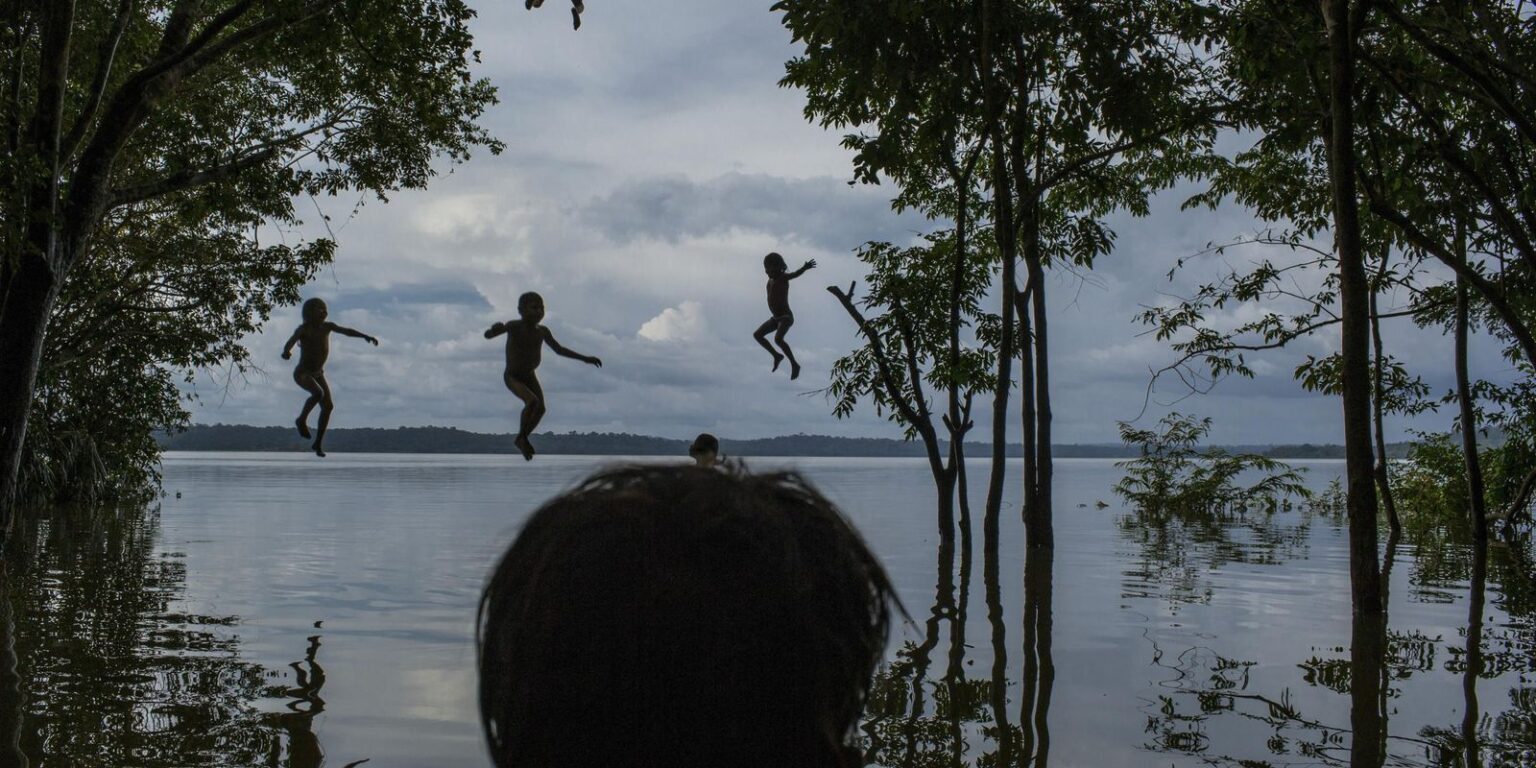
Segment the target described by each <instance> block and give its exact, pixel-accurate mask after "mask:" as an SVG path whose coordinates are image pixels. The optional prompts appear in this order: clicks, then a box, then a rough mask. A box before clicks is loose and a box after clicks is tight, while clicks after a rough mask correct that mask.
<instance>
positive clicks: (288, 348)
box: [283, 328, 299, 360]
mask: <svg viewBox="0 0 1536 768" xmlns="http://www.w3.org/2000/svg"><path fill="white" fill-rule="evenodd" d="M297 343H299V329H298V328H295V329H293V335H292V336H289V337H288V342H287V343H286V344H284V345H283V359H284V360H287V359H289V358H291V357H293V345H295V344H297Z"/></svg>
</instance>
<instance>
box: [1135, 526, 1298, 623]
mask: <svg viewBox="0 0 1536 768" xmlns="http://www.w3.org/2000/svg"><path fill="white" fill-rule="evenodd" d="M1322 514H1324V513H1321V512H1316V511H1313V510H1311V509H1310V508H1303V509H1296V510H1286V509H1248V510H1242V509H1233V510H1222V511H1203V510H1201V511H1192V510H1173V509H1158V510H1148V509H1134V510H1132V511H1129V512H1127V513H1126V514H1124V515H1122V516H1120V517H1119V518H1118V519H1117V520H1116V521H1115V524H1116V526H1117V527H1118V528H1119V529H1120V533H1121V535H1122V536H1123V537H1124V538H1125V539H1126V540H1127V541H1128V542H1129V543H1131V544H1132V545H1134V546H1135V547H1136V548H1137V551H1136V552H1135V554H1134V555H1133V557H1134V560H1133V563H1132V565H1130V566H1129V567H1128V568H1127V569H1126V570H1125V571H1124V576H1125V577H1126V578H1125V581H1124V582H1123V585H1122V593H1123V596H1124V597H1155V598H1160V599H1165V600H1168V601H1169V602H1171V603H1173V604H1175V605H1178V604H1191V603H1193V604H1205V603H1209V602H1210V600H1211V588H1210V586H1209V585H1208V584H1207V583H1206V581H1205V579H1206V574H1208V573H1209V572H1211V571H1213V570H1215V569H1218V568H1221V567H1224V566H1227V565H1231V564H1234V563H1248V564H1256V565H1281V564H1283V563H1285V562H1288V561H1290V560H1294V559H1297V558H1304V557H1306V556H1307V550H1308V542H1309V539H1310V536H1311V532H1312V525H1313V522H1314V521H1315V520H1316V518H1317V517H1319V516H1320V515H1322Z"/></svg>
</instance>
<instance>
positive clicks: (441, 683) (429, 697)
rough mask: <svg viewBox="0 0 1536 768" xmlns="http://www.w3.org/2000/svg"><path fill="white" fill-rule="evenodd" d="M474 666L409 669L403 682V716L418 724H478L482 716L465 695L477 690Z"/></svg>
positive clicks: (401, 695) (465, 664)
mask: <svg viewBox="0 0 1536 768" xmlns="http://www.w3.org/2000/svg"><path fill="white" fill-rule="evenodd" d="M475 684H476V677H475V670H474V666H473V665H472V664H471V663H469V661H468V660H467V659H466V661H465V663H464V664H462V665H459V666H457V667H454V668H452V669H408V670H404V671H403V676H402V678H401V680H400V686H401V692H400V701H401V702H404V704H405V706H404V708H403V710H402V714H403V715H405V716H406V717H410V718H413V719H416V720H426V721H437V722H443V723H454V724H456V725H462V724H464V723H472V722H475V718H477V717H478V716H479V713H478V711H477V710H476V708H475V707H474V706H473V700H472V699H471V698H470V697H466V696H465V695H464V692H465V691H473V690H475Z"/></svg>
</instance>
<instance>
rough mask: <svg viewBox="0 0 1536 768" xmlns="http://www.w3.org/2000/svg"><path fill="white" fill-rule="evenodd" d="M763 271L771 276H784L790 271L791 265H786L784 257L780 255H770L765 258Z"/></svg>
mask: <svg viewBox="0 0 1536 768" xmlns="http://www.w3.org/2000/svg"><path fill="white" fill-rule="evenodd" d="M763 271H765V272H767V273H768V274H770V275H782V274H784V273H785V272H788V271H789V265H788V264H785V263H784V257H783V256H780V255H779V254H778V253H776V252H775V253H770V254H768V255H767V256H764V257H763Z"/></svg>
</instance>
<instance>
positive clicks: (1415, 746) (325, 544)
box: [0, 454, 1536, 768]
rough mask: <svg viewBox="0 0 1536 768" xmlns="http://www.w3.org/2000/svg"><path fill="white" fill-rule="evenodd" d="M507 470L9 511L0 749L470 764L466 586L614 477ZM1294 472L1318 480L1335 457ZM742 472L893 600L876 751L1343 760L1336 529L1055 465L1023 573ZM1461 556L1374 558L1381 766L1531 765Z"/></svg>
mask: <svg viewBox="0 0 1536 768" xmlns="http://www.w3.org/2000/svg"><path fill="white" fill-rule="evenodd" d="M514 459H515V457H510V456H403V455H351V456H347V455H340V454H335V455H332V456H331V457H330V458H327V459H325V460H324V461H320V460H317V459H315V458H313V457H310V456H308V455H301V454H171V455H168V456H166V458H165V463H164V475H165V490H166V492H167V494H168V495H167V497H166V498H165V499H164V500H163V501H162V503H161V504H160V506H159V509H158V512H151V513H149V514H134V513H125V512H111V511H100V510H97V511H75V512H70V513H67V514H63V515H60V516H58V517H56V518H53V519H50V520H47V521H38V520H28V521H23V522H22V523H21V524H20V530H19V532H18V537H19V539H20V541H21V542H22V543H21V553H20V554H19V556H18V557H16V558H14V559H13V561H12V562H11V563H9V564H8V566H7V567H8V569H9V573H8V574H7V575H6V577H5V579H4V581H3V582H0V586H3V588H4V590H5V592H6V593H7V594H6V595H5V597H6V598H7V599H5V600H3V601H0V640H5V641H7V642H4V643H0V765H5V766H9V765H13V764H17V765H31V766H50V767H51V766H61V767H63V766H68V767H69V768H76V767H88V766H193V765H210V766H226V765H227V766H236V765H238V766H292V767H293V768H314V767H315V766H320V765H328V766H333V767H341V766H353V765H355V764H357V763H358V762H359V761H364V760H366V761H367V762H366V763H364V765H366V766H367V767H368V768H386V767H390V766H401V767H405V766H483V765H488V761H487V760H486V758H485V756H484V751H483V748H482V746H481V740H480V733H479V726H478V720H477V718H476V712H475V704H474V695H473V690H474V681H475V675H474V651H473V645H472V629H473V618H474V610H475V604H476V599H477V597H478V594H479V589H480V586H481V581H482V579H483V578H484V576H485V575H486V573H487V571H488V569H489V567H490V566H491V564H492V562H493V560H494V558H495V557H496V556H497V555H498V554H500V552H501V551H502V549H503V548H504V547H505V545H506V544H507V543H508V542H509V541H510V540H511V538H512V536H513V535H514V533H515V532H516V531H517V528H518V526H519V524H520V523H521V521H522V520H523V519H524V517H525V516H526V515H527V514H528V513H529V512H531V511H532V509H533V508H534V507H535V506H537V505H538V504H539V503H540V502H541V501H542V500H544V499H545V498H547V497H548V496H550V495H552V494H554V493H557V492H559V491H560V490H562V489H565V488H567V487H569V486H571V485H572V484H573V483H575V482H576V480H577V479H579V478H580V477H582V476H583V475H585V474H586V473H588V472H589V471H591V470H592V469H594V468H596V467H598V466H602V465H605V464H609V463H612V462H613V460H612V459H609V458H594V457H561V456H540V457H539V459H538V460H537V461H535V462H532V463H527V464H525V463H523V462H522V461H520V460H514ZM1301 465H1302V466H1306V467H1307V468H1308V469H1309V470H1310V472H1309V475H1308V477H1309V483H1311V484H1313V485H1316V486H1318V487H1321V486H1323V485H1326V484H1327V483H1328V482H1329V481H1330V480H1332V479H1333V478H1335V477H1337V476H1338V475H1339V474H1340V473H1341V471H1342V464H1340V463H1335V462H1304V463H1301ZM752 466H754V467H756V468H778V467H785V466H789V467H795V468H798V469H800V470H801V471H803V472H804V473H805V474H806V475H808V476H809V477H810V478H811V479H812V480H813V481H814V482H815V483H816V484H818V485H819V486H820V487H821V488H822V489H823V490H824V491H825V492H826V493H827V494H828V495H829V496H830V497H831V498H832V499H833V500H834V501H836V502H837V503H838V504H839V505H841V507H842V508H843V510H844V511H845V512H846V513H847V514H848V515H849V517H851V518H852V519H853V520H854V522H855V523H856V524H857V525H858V527H859V528H860V530H861V531H862V532H863V533H864V535H865V537H866V538H867V539H868V541H869V542H870V544H871V546H872V547H873V548H874V550H875V551H876V552H877V553H878V554H879V555H880V557H881V559H882V560H883V561H884V563H885V565H886V568H887V569H888V570H889V571H890V573H891V576H892V578H893V579H894V581H895V583H896V585H897V587H898V591H899V594H900V597H901V600H902V601H903V602H904V603H905V605H906V608H907V610H908V612H909V613H910V614H911V616H912V619H913V622H912V623H910V624H907V625H906V626H903V627H901V628H900V629H899V631H898V632H897V633H896V634H895V635H894V636H893V637H892V639H891V643H890V646H889V649H888V653H887V655H888V659H889V663H888V664H887V665H886V666H885V667H884V668H883V669H882V670H881V672H880V675H879V678H878V679H877V681H876V687H875V692H874V695H873V697H872V701H871V706H870V711H869V713H868V715H867V718H866V722H865V725H864V734H865V737H866V739H867V745H866V746H867V750H868V754H869V756H870V759H871V760H873V761H874V764H878V765H887V766H908V765H911V766H919V765H920V766H960V765H974V766H1005V765H1017V766H1024V765H1032V766H1046V765H1050V766H1061V767H1067V766H1170V765H1172V766H1204V765H1212V764H1215V765H1233V766H1283V765H1298V766H1299V765H1307V766H1312V765H1347V764H1348V763H1349V759H1350V747H1351V743H1352V739H1353V735H1352V734H1353V731H1352V730H1351V729H1352V727H1358V726H1354V725H1352V723H1358V722H1359V721H1358V719H1354V720H1352V712H1351V696H1350V691H1351V684H1350V678H1351V666H1350V651H1349V648H1350V631H1351V630H1350V626H1351V623H1350V606H1349V596H1348V562H1347V557H1346V548H1345V545H1346V541H1345V538H1346V537H1345V531H1344V529H1343V526H1342V521H1340V520H1338V519H1337V518H1334V517H1331V516H1329V515H1326V514H1321V513H1313V512H1308V511H1302V510H1294V511H1280V512H1275V513H1273V514H1265V513H1263V512H1250V513H1247V514H1246V515H1237V516H1232V517H1230V518H1227V519H1221V520H1178V519H1167V518H1153V517H1150V516H1147V515H1144V514H1138V513H1135V512H1133V511H1131V510H1128V509H1126V508H1125V507H1124V506H1123V505H1122V504H1120V503H1119V501H1118V500H1117V499H1116V498H1115V497H1114V495H1113V494H1112V493H1111V491H1110V487H1111V486H1112V485H1113V483H1114V482H1115V480H1116V479H1117V478H1118V477H1119V475H1120V472H1119V470H1117V469H1116V468H1115V466H1114V464H1113V462H1110V461H1098V460H1066V461H1061V462H1059V463H1058V465H1057V469H1056V479H1057V491H1056V498H1057V509H1056V515H1055V520H1056V541H1057V548H1056V551H1055V554H1054V556H1053V557H1052V558H1051V559H1050V560H1045V559H1043V558H1041V557H1037V556H1032V557H1031V558H1030V561H1029V562H1028V563H1027V564H1026V562H1025V559H1026V558H1025V554H1024V547H1023V546H1022V543H1023V533H1022V528H1021V526H1020V525H1019V521H1018V509H1017V504H1016V502H1010V504H1009V506H1008V508H1007V510H1006V511H1005V513H1004V515H1003V527H1002V532H1001V536H1000V542H1001V543H1000V546H999V548H998V549H999V551H998V554H997V556H996V557H987V556H985V553H984V548H983V547H982V540H981V531H980V521H979V519H978V521H977V524H976V534H975V539H974V540H975V545H974V547H972V548H971V551H966V549H965V548H963V547H959V546H956V547H954V548H952V549H946V548H944V547H941V546H940V542H939V538H938V536H937V535H936V520H935V515H934V511H933V491H932V486H931V482H930V480H929V477H928V474H927V470H926V465H925V464H924V463H923V462H922V461H921V460H917V459H913V460H905V459H798V460H790V459H773V460H770V459H757V460H753V461H752ZM976 466H977V467H978V469H975V470H973V472H972V474H973V475H976V476H977V477H976V479H977V480H980V479H981V478H980V475H982V471H981V470H980V469H979V467H980V464H979V463H978V464H977V465H976ZM1016 470H1017V468H1016ZM1017 475H1018V472H1017V471H1015V473H1014V475H1013V477H1014V478H1016V477H1017ZM1010 482H1014V480H1012V479H1011V480H1010ZM972 498H973V499H978V500H979V499H980V498H981V493H980V491H979V490H978V491H975V492H973V496H972ZM1101 500H1102V501H1103V502H1105V503H1107V506H1105V507H1103V508H1100V507H1098V506H1097V502H1099V501H1101ZM977 506H978V507H979V506H980V504H979V501H978V503H977ZM1472 563H1473V555H1472V553H1471V552H1470V550H1469V549H1468V548H1467V547H1466V546H1464V545H1462V544H1458V543H1456V542H1455V541H1454V537H1452V540H1447V538H1446V536H1445V535H1444V534H1441V533H1438V532H1433V531H1430V532H1420V533H1418V534H1413V535H1410V536H1408V537H1406V538H1405V539H1404V541H1403V542H1402V543H1401V544H1400V545H1399V546H1398V547H1397V548H1396V549H1395V551H1394V555H1393V561H1392V570H1391V574H1390V584H1391V592H1390V622H1389V628H1388V642H1387V647H1386V649H1385V651H1384V653H1382V654H1380V656H1379V658H1378V662H1379V664H1378V670H1379V672H1380V674H1381V675H1382V676H1383V679H1385V681H1386V692H1385V698H1384V700H1383V701H1382V702H1380V706H1379V708H1378V711H1384V712H1385V720H1386V729H1387V734H1388V735H1387V737H1386V742H1385V748H1386V750H1387V751H1388V754H1389V757H1388V759H1387V764H1388V765H1394V766H1418V765H1425V766H1429V765H1434V766H1439V765H1446V766H1451V765H1465V763H1466V761H1467V760H1468V759H1469V758H1468V756H1469V755H1472V757H1471V759H1472V760H1473V761H1474V762H1475V761H1481V762H1483V763H1485V764H1487V765H1519V766H1530V765H1536V621H1533V615H1536V583H1533V582H1532V568H1531V558H1530V554H1529V548H1528V547H1527V548H1524V549H1521V548H1515V549H1509V548H1500V547H1496V548H1494V549H1493V550H1492V551H1491V553H1490V555H1489V561H1488V571H1487V588H1486V593H1485V602H1484V604H1483V609H1482V611H1481V612H1480V616H1481V618H1482V625H1481V628H1480V632H1479V633H1478V634H1477V635H1476V637H1477V638H1479V639H1480V641H1479V642H1478V643H1476V644H1475V645H1476V646H1477V647H1476V648H1474V649H1473V650H1474V653H1473V654H1472V656H1473V658H1474V661H1475V664H1474V665H1473V669H1472V674H1470V675H1469V674H1467V672H1468V667H1469V665H1468V658H1469V654H1468V637H1467V628H1468V607H1469V598H1470V597H1471V594H1472V590H1471V589H1470V587H1469V584H1470V582H1471V580H1472ZM1479 655H1480V659H1479V658H1477V657H1478V656H1479ZM1356 698H1359V697H1356ZM1469 704H1470V705H1472V706H1475V707H1476V709H1475V716H1473V717H1471V718H1464V714H1465V713H1466V712H1467V711H1468V707H1469ZM1355 714H1358V712H1357V713H1355ZM1469 735H1470V736H1471V737H1473V742H1472V744H1470V745H1469V744H1468V741H1467V737H1468V736H1469ZM1469 746H1470V747H1471V750H1470V751H1469Z"/></svg>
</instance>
